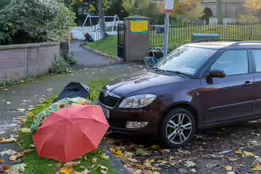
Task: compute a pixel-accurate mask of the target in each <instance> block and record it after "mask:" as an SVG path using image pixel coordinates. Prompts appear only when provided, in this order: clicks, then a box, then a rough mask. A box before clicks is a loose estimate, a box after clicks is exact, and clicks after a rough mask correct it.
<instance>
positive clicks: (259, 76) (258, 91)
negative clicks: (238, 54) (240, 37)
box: [251, 49, 261, 116]
mask: <svg viewBox="0 0 261 174" xmlns="http://www.w3.org/2000/svg"><path fill="white" fill-rule="evenodd" d="M251 55H252V58H253V65H254V66H253V72H254V78H255V84H254V88H255V89H254V92H255V101H254V113H255V115H257V116H260V114H261V49H252V50H251Z"/></svg>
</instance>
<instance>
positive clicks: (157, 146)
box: [151, 145, 160, 149]
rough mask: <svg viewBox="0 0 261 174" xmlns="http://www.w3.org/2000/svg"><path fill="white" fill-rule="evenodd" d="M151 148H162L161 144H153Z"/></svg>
mask: <svg viewBox="0 0 261 174" xmlns="http://www.w3.org/2000/svg"><path fill="white" fill-rule="evenodd" d="M151 148H152V149H158V148H160V146H159V145H152V146H151Z"/></svg>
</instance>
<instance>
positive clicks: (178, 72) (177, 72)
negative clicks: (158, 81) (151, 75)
mask: <svg viewBox="0 0 261 174" xmlns="http://www.w3.org/2000/svg"><path fill="white" fill-rule="evenodd" d="M152 69H153V70H155V71H163V72H166V73H167V72H170V73H175V74H180V75H185V76H188V77H192V76H191V75H189V74H186V73H183V72H180V71H171V70H164V69H160V68H152Z"/></svg>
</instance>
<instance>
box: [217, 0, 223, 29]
mask: <svg viewBox="0 0 261 174" xmlns="http://www.w3.org/2000/svg"><path fill="white" fill-rule="evenodd" d="M216 6H217V20H218V24H223V16H222V0H216Z"/></svg>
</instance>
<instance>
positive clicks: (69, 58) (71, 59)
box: [64, 55, 78, 66]
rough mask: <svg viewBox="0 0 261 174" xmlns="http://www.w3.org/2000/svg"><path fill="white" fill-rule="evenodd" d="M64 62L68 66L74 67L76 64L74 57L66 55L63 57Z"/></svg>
mask: <svg viewBox="0 0 261 174" xmlns="http://www.w3.org/2000/svg"><path fill="white" fill-rule="evenodd" d="M64 60H65V61H66V62H67V63H68V64H69V65H70V66H74V65H77V64H78V61H77V59H76V57H75V56H72V55H66V56H64Z"/></svg>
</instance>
